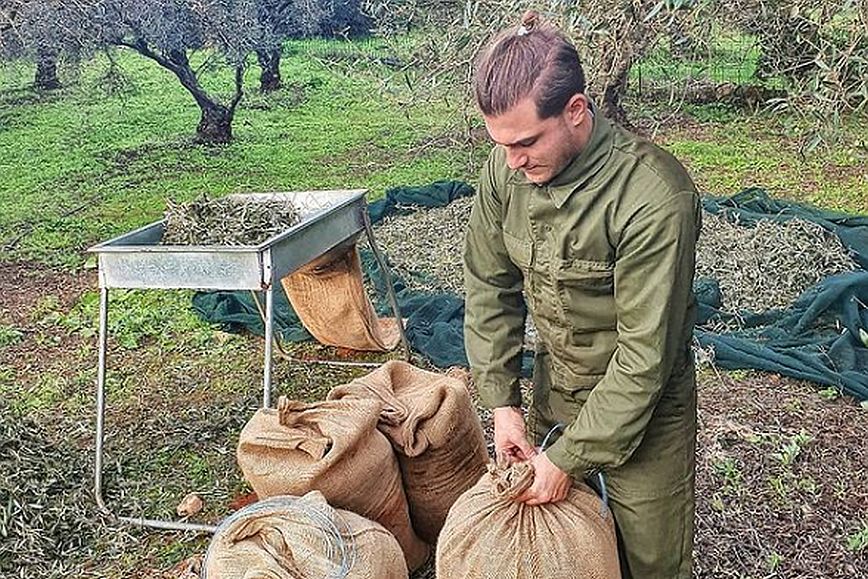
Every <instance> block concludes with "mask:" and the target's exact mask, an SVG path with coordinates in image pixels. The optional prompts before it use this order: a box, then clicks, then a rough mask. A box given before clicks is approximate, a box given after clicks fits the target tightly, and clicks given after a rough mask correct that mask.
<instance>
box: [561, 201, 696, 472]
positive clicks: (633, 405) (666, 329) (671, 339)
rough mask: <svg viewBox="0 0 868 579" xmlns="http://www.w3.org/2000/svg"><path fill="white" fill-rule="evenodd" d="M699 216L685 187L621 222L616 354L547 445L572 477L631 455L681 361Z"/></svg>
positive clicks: (616, 281)
mask: <svg viewBox="0 0 868 579" xmlns="http://www.w3.org/2000/svg"><path fill="white" fill-rule="evenodd" d="M700 219H701V213H700V208H699V202H698V198H697V196H696V194H695V193H694V192H692V191H685V192H681V193H678V194H676V195H674V196H673V197H670V198H669V199H668V200H667V201H666V202H664V203H663V204H660V205H657V206H650V207H649V206H646V207H644V208H643V209H642V211H639V212H635V213H634V214H633V217H632V218H631V219H630V221H628V223H627V224H626V225H625V226H624V229H623V231H622V235H621V238H620V240H619V242H618V245H617V251H616V258H615V272H614V276H615V278H614V283H615V308H616V314H617V331H618V338H617V344H616V348H615V352H614V354H613V356H612V358H611V360H610V362H609V365H608V367H607V369H606V374H605V375H604V376H603V378H602V380H601V381H600V382H599V383H598V384H597V385H596V386H595V387H594V389H593V390H592V391H591V393H590V395H589V397H588V399H587V401H586V402H585V404H584V405H583V406H582V409H581V411H580V412H579V414H578V416H577V417H576V419H575V421H574V422H573V423H572V424H570V425H568V426H567V428H566V429H565V431H564V434H563V435H562V436H561V438H560V439H559V440H558V441H557V442H556V443H555V444H553V445H552V446H551V447H550V448H549V449H548V450H547V451H546V452H547V456H548V458H549V460H551V461H552V462H553V463H554V464H555V465H556V466H558V468H560V469H561V470H563V471H565V472H567V473H569V474H570V475H571V476H573V478H575V479H579V480H580V479H581V478H582V477H583V476H585V475H586V474H587V473H589V472H590V471H593V470H596V469H599V468H603V469H605V468H606V467H617V466H620V465H622V464H623V463H624V462H626V461H627V460H628V459H629V458H630V456H631V455H632V453H633V452H634V451H635V450H636V448H637V447H638V446H639V444H640V443H641V442H642V437H643V436H644V434H645V431H646V428H647V426H648V423H649V421H650V420H651V416H652V414H653V413H654V409H655V407H656V405H657V402H658V400H659V399H660V396H661V393H662V391H663V388H664V387H665V386H666V384H667V382H668V381H669V379H670V377H671V375H672V373H673V370H674V369H675V368H674V363H675V361H676V360H677V359H684V356H685V350H686V348H687V347H689V346H688V344H686V343H685V337H684V332H685V323H686V322H687V320H686V316H687V315H688V311H689V307H690V304H691V302H692V300H693V299H694V297H693V272H694V267H695V259H696V257H695V252H696V239H697V236H698V232H699V226H700Z"/></svg>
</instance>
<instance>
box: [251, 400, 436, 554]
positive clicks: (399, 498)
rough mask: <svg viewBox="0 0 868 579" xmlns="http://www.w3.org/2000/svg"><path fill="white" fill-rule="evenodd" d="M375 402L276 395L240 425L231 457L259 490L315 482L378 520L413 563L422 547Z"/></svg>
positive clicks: (300, 487) (294, 490)
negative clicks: (306, 399) (311, 400)
mask: <svg viewBox="0 0 868 579" xmlns="http://www.w3.org/2000/svg"><path fill="white" fill-rule="evenodd" d="M381 407H382V403H381V402H379V401H373V400H341V401H327V402H316V403H312V404H305V403H302V402H296V401H290V400H287V399H286V397H283V396H281V398H280V400H279V401H278V408H277V409H276V410H273V409H268V408H263V409H260V410H258V411H257V412H256V414H254V416H253V418H251V419H250V421H249V422H248V423H247V424H246V425H245V427H244V429H243V430H242V431H241V436H240V440H239V441H238V452H237V455H238V464H239V466H240V467H241V471H242V472H243V473H244V477H245V478H246V479H247V481H248V482H249V483H250V486H251V487H253V490H254V491H256V494H257V495H259V497H260V498H265V497H272V496H276V495H303V494H305V493H308V492H310V491H312V490H318V491H320V492H322V494H323V495H325V498H326V500H327V501H328V502H329V504H331V505H332V506H334V507H337V508H341V509H347V510H350V511H353V512H354V513H357V514H359V515H361V516H363V517H365V518H368V519H371V520H373V521H376V522H378V523H380V524H381V525H383V526H384V527H386V529H388V530H389V531H390V532H391V533H392V534H394V535H395V537H396V538H397V539H398V543H399V544H400V545H401V548H402V549H403V551H404V555H405V557H406V560H407V566H408V567H409V568H410V569H411V570H414V569H416V568H417V567H419V566H420V565H422V564H423V563H424V562H425V560H426V559H427V557H428V552H429V549H428V545H426V544H425V543H424V542H422V541H421V540H420V539H419V537H418V536H416V533H415V532H414V531H413V527H412V526H411V524H410V515H409V513H408V508H407V499H406V497H405V495H404V489H403V488H402V486H401V473H400V471H399V470H398V464H397V461H396V459H395V455H394V453H393V452H392V447H391V445H390V444H389V441H388V440H386V437H385V436H383V434H382V433H381V432H380V431H379V430H377V428H376V424H377V420H378V417H379V414H380V409H381Z"/></svg>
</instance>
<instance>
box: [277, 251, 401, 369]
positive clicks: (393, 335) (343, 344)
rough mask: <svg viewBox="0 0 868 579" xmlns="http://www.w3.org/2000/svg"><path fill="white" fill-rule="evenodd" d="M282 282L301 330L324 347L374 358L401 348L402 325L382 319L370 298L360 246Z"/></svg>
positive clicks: (327, 257)
mask: <svg viewBox="0 0 868 579" xmlns="http://www.w3.org/2000/svg"><path fill="white" fill-rule="evenodd" d="M280 282H281V283H282V284H283V289H284V290H285V291H286V295H287V297H288V298H289V301H290V303H292V307H293V309H294V310H295V313H297V314H298V317H299V319H301V322H302V324H304V327H305V328H307V330H308V331H309V332H310V333H311V334H312V335H313V337H314V338H316V339H317V340H318V341H319V342H320V343H322V344H326V345H328V346H337V347H340V348H349V349H351V350H365V351H375V352H385V351H389V350H392V349H393V348H394V347H395V346H397V345H398V341H399V340H400V334H399V332H398V324H397V321H396V320H395V319H393V318H382V319H378V318H377V314H376V312H374V307H373V306H372V305H371V300H370V299H369V298H368V294H367V293H365V286H364V282H363V279H362V266H361V262H360V261H359V252H358V250H357V249H356V246H355V244H353V245H351V246H350V247H349V248H347V249H341V250H340V251H332V252H329V253H327V254H325V255H323V256H321V257H320V258H319V259H316V260H314V261H312V262H311V263H309V264H307V265H306V266H304V267H303V268H301V269H299V270H297V271H295V272H294V273H292V274H291V275H288V276H286V277H285V278H283V279H282V280H280Z"/></svg>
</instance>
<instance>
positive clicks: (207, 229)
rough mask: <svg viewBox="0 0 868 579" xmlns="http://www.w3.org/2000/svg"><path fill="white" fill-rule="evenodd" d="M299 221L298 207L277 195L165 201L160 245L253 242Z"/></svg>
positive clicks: (268, 236)
mask: <svg viewBox="0 0 868 579" xmlns="http://www.w3.org/2000/svg"><path fill="white" fill-rule="evenodd" d="M300 220H301V215H300V213H299V211H298V209H297V208H296V207H295V206H294V205H293V204H292V202H291V201H289V200H288V199H285V198H282V197H279V196H277V195H275V196H273V197H262V196H252V195H250V196H248V195H231V196H228V197H221V198H209V197H208V196H207V195H202V196H201V197H199V198H197V199H194V200H193V201H190V202H189V203H177V202H175V201H172V200H171V199H170V200H167V201H166V214H165V233H164V234H163V240H162V243H163V245H257V244H259V243H262V242H263V241H265V240H267V239H268V238H270V237H273V236H274V235H277V234H278V233H280V232H282V231H284V230H286V229H288V228H289V227H292V226H293V225H295V224H296V223H298V222H299V221H300Z"/></svg>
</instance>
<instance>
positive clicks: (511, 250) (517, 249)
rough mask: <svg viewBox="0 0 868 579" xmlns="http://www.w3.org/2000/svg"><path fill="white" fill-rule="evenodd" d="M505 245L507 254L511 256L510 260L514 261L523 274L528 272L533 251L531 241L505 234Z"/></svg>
mask: <svg viewBox="0 0 868 579" xmlns="http://www.w3.org/2000/svg"><path fill="white" fill-rule="evenodd" d="M503 245H504V247H506V253H507V254H509V259H511V260H512V263H514V264H515V265H516V266H517V267H518V268H519V269H521V271H522V272H527V270H528V269H529V268H530V263H531V257H532V256H533V249H532V247H531V244H530V241H526V240H523V239H519V238H518V237H516V236H514V235H512V234H510V233H507V232H506V231H504V232H503Z"/></svg>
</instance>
